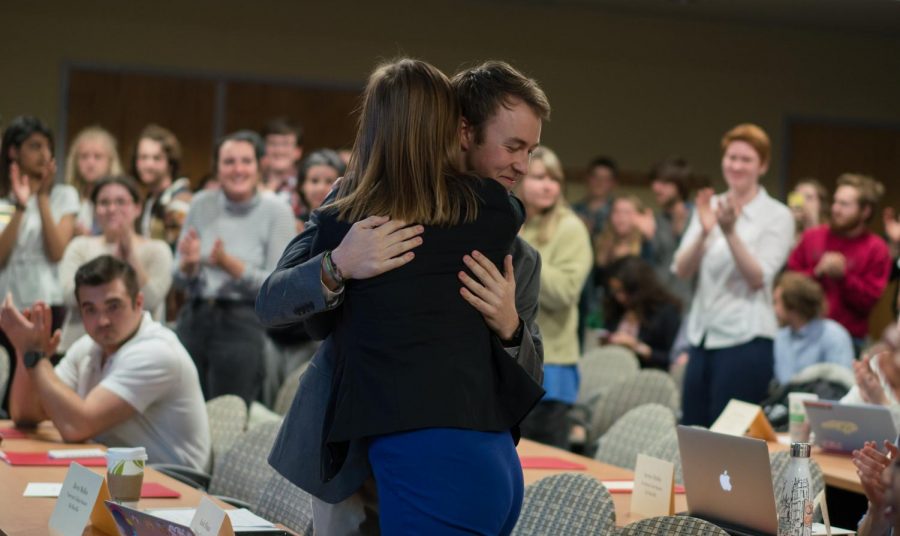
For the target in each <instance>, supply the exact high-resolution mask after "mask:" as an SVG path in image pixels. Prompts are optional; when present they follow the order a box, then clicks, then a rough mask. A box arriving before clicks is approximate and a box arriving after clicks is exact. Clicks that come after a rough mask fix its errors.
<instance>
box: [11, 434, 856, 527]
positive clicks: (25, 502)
mask: <svg viewBox="0 0 900 536" xmlns="http://www.w3.org/2000/svg"><path fill="white" fill-rule="evenodd" d="M10 427H12V422H11V421H3V420H0V430H2V429H7V428H10ZM25 436H26V437H25V438H5V439H3V442H2V444H0V449H3V450H9V451H31V452H46V451H48V450H50V449H64V448H84V446H85V445H84V444H66V443H64V442H62V440H61V439H60V436H59V433H58V432H57V431H56V429H55V428H54V427H53V425H52V423H50V422H44V423H41V425H40V426H38V427H37V428H36V429H34V430H30V431H27V432H26V433H25ZM787 448H788V446H787V445H786V444H784V443H780V442H770V443H769V450H770V451H776V450H785V449H787ZM517 450H518V452H519V455H520V456H521V457H541V458H551V459H558V460H562V461H564V462H571V463H575V464H578V465H581V466H583V467H584V469H531V468H529V469H525V470H524V479H525V484H526V485H528V484H533V483H534V482H537V481H538V480H540V479H542V478H545V477H547V476H551V475H554V474H558V473H561V472H574V473H580V474H585V475H589V476H592V477H594V478H596V479H598V480H600V481H603V480H631V479H633V476H634V475H633V472H632V471H630V470H628V469H623V468H621V467H615V466H612V465H609V464H605V463H602V462H599V461H597V460H593V459H591V458H586V457H584V456H580V455H578V454H574V453H572V452H568V451H565V450H562V449H558V448H555V447H551V446H548V445H543V444H540V443H535V442H533V441H529V440H527V439H522V440H521V441H520V443H519V446H518V449H517ZM812 456H813V459H815V460H816V461H817V462H818V463H819V465H820V466H821V467H822V471H823V473H824V474H825V482H826V483H827V484H828V485H831V486H834V487H837V488H840V489H845V490H849V491H853V492H856V493H862V486H861V485H860V483H859V479H858V478H857V476H856V469H855V467H854V466H853V463H852V462H851V461H850V457H849V456H847V455H842V454H833V453H827V452H822V451H820V450H818V449H814V451H813V455H812ZM89 469H90V470H92V471H94V472H97V473H98V474H103V472H104V471H105V468H103V467H91V468H89ZM66 471H67V467H63V466H59V467H40V466H28V467H21V466H19V467H14V466H11V465H9V464H7V463H5V462H2V461H0V530H2V531H3V532H5V533H7V534H9V535H23V536H29V535H38V534H41V535H44V534H47V522H48V520H49V519H50V515H51V514H52V512H53V508H54V506H55V503H56V501H55V499H50V498H32V497H23V496H22V494H23V492H24V490H25V486H26V485H27V484H28V483H29V482H62V481H63V479H64V478H65V474H66ZM144 481H145V482H155V483H159V484H162V485H164V486H165V487H167V488H170V489H172V490H174V491H177V492H178V493H180V497H178V498H172V499H149V498H148V499H141V501H140V507H141V508H177V507H196V506H197V504H199V502H200V498H201V497H202V496H203V495H204V494H203V492H201V491H198V490H196V489H194V488H191V487H190V486H187V485H184V484H182V483H180V482H178V481H176V480H174V479H172V478H169V477H167V476H165V475H163V474H161V473H159V472H157V471H154V470H153V469H152V468H147V470H146V472H145V475H144ZM611 496H612V499H613V502H614V504H615V510H616V525H618V526H624V525H627V524H629V523H631V522H634V521H637V520H639V519H641V517H640V516H638V515H633V514H632V513H631V504H630V503H631V494H630V493H612V494H611ZM223 507H226V508H228V506H227V505H224V504H223ZM675 510H676V512H682V511H686V510H687V500H686V498H685V495H684V494H682V493H677V494H676V495H675ZM85 534H87V535H94V534H97V535H100V534H102V533H101V532H99V531H96V530H93V529H91V528H90V527H88V529H87V530H86V531H85Z"/></svg>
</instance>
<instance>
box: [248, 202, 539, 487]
mask: <svg viewBox="0 0 900 536" xmlns="http://www.w3.org/2000/svg"><path fill="white" fill-rule="evenodd" d="M327 202H328V200H326V203H327ZM316 232H317V231H316V216H315V214H314V215H313V217H312V218H311V219H310V222H309V223H308V224H307V226H306V228H305V230H304V231H303V233H301V234H300V235H299V236H297V237H296V238H295V239H294V240H293V241H292V242H291V243H290V244H289V245H288V247H287V249H286V250H285V252H284V254H283V255H282V258H281V260H280V261H279V263H278V267H277V268H276V269H275V272H273V273H272V274H271V275H270V276H269V277H268V279H267V280H266V281H265V283H263V286H262V287H261V289H260V291H259V295H258V296H257V301H256V312H257V315H258V316H259V318H260V320H261V321H262V323H263V324H265V325H267V326H285V325H290V324H296V323H298V322H305V321H310V320H312V321H311V322H307V329H308V331H309V333H310V334H311V335H312V336H313V337H318V338H323V337H324V342H323V344H322V346H321V347H319V350H318V351H317V352H316V355H315V356H314V357H313V360H312V362H311V363H310V365H309V368H308V369H307V372H306V373H305V374H304V375H303V376H302V377H301V379H300V386H299V388H298V391H297V395H296V397H295V398H294V401H293V403H292V405H291V409H290V410H289V412H288V414H287V416H286V417H285V420H284V424H283V425H282V428H281V431H280V432H279V435H278V438H277V439H276V441H275V445H274V447H273V448H272V452H271V454H270V455H269V463H270V464H271V465H272V467H274V468H275V469H276V470H277V471H278V472H279V473H281V474H282V475H283V476H284V477H285V478H287V479H288V480H290V481H291V482H293V483H294V484H295V485H296V486H298V487H300V488H302V489H304V490H306V491H307V492H309V493H310V494H312V495H315V496H316V497H318V498H319V499H321V500H323V501H326V502H329V503H337V502H340V501H342V500H344V499H346V498H347V497H349V496H350V495H352V494H353V493H355V492H356V490H357V489H359V487H360V485H362V483H363V481H365V479H366V478H368V477H369V476H370V475H371V468H370V467H369V463H368V452H367V447H368V445H367V443H366V441H365V440H357V441H351V442H350V444H349V451H348V452H347V457H346V461H345V462H344V465H343V466H342V467H341V469H340V471H339V472H338V473H337V474H336V475H335V476H334V478H332V479H330V480H328V481H327V482H325V481H324V480H323V468H322V466H321V463H320V462H321V460H322V446H323V437H322V434H323V429H324V424H325V412H326V408H327V405H328V401H329V398H330V395H331V388H332V379H333V375H334V365H335V350H334V341H333V340H332V339H331V337H330V316H331V315H329V313H328V311H329V308H328V306H327V305H326V303H325V298H324V295H323V292H322V283H321V262H322V255H321V254H320V255H317V256H315V257H311V258H310V247H311V245H312V242H313V240H314V238H315V234H316ZM511 253H512V255H513V266H514V272H515V277H516V308H517V310H518V312H519V316H520V317H521V318H522V319H523V321H524V323H525V330H524V333H523V337H522V343H521V346H520V347H519V348H518V351H517V352H515V351H512V352H511V353H513V354H515V356H514V357H515V359H516V361H517V362H518V363H519V365H520V366H522V367H523V368H524V369H525V370H526V371H527V372H528V373H529V375H531V377H532V378H534V380H535V381H536V382H538V383H541V382H542V380H543V345H542V344H541V339H540V334H539V331H538V328H537V325H536V324H535V318H536V317H537V308H538V295H539V293H540V264H541V263H540V256H539V255H538V253H537V251H535V250H534V248H532V247H531V246H529V245H528V244H526V243H525V242H524V241H522V240H521V239H519V238H516V240H515V241H514V242H513V247H512V250H511ZM460 266H461V267H462V266H463V265H462V259H460ZM339 304H340V301H338V303H337V304H334V306H333V307H332V309H333V308H334V307H337V306H339Z"/></svg>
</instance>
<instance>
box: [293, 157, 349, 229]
mask: <svg viewBox="0 0 900 536" xmlns="http://www.w3.org/2000/svg"><path fill="white" fill-rule="evenodd" d="M346 169H347V166H345V165H344V161H343V160H341V157H340V155H338V154H337V153H336V152H334V151H332V150H331V149H319V150H318V151H313V152H311V153H310V154H309V156H307V157H306V158H305V159H303V161H302V162H301V163H300V175H299V177H300V178H299V184H298V185H297V191H298V193H299V194H300V202H301V203H302V204H303V210H302V211H301V213H300V215H299V216H298V217H297V220H298V227H299V229H298V232H301V231H303V224H305V223H306V222H307V221H309V215H310V214H311V213H312V211H314V210H316V209H317V208H319V207H320V206H322V202H323V201H325V198H326V197H327V196H328V193H329V192H330V191H331V186H332V185H333V184H334V181H336V180H337V179H338V177H342V176H344V171H346Z"/></svg>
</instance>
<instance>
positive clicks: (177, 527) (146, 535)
mask: <svg viewBox="0 0 900 536" xmlns="http://www.w3.org/2000/svg"><path fill="white" fill-rule="evenodd" d="M106 507H107V508H108V509H109V513H110V514H112V516H113V519H114V520H115V522H116V528H117V529H118V531H119V536H196V533H195V532H194V531H193V530H191V528H190V527H188V526H187V525H182V524H180V523H177V522H175V521H171V520H168V519H164V518H161V517H157V516H155V515H153V514H152V513H150V512H145V511H142V510H138V509H137V508H131V507H129V506H125V505H123V504H119V503H116V502H113V501H106ZM234 532H235V534H252V535H253V536H290V535H289V533H288V532H286V531H284V530H281V529H275V528H271V529H270V528H259V529H249V530H248V529H244V530H240V529H236V530H235V531H234Z"/></svg>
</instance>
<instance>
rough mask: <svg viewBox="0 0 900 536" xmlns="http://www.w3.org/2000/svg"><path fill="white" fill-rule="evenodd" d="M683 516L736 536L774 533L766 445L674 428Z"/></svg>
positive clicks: (773, 503)
mask: <svg viewBox="0 0 900 536" xmlns="http://www.w3.org/2000/svg"><path fill="white" fill-rule="evenodd" d="M678 448H679V449H680V450H681V470H682V472H683V475H684V488H685V494H686V496H687V503H688V510H689V515H691V516H693V517H699V518H701V519H705V520H707V521H709V522H711V523H713V524H715V525H718V526H720V527H722V528H723V529H725V531H726V532H728V533H729V534H733V535H740V536H768V535H774V534H777V533H778V516H777V514H776V512H775V492H774V491H773V489H772V473H771V468H770V465H769V449H768V447H766V442H765V441H762V440H759V439H751V438H749V437H740V436H733V435H727V434H719V433H716V432H710V431H709V430H706V429H703V428H693V427H689V426H681V425H679V426H678Z"/></svg>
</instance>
